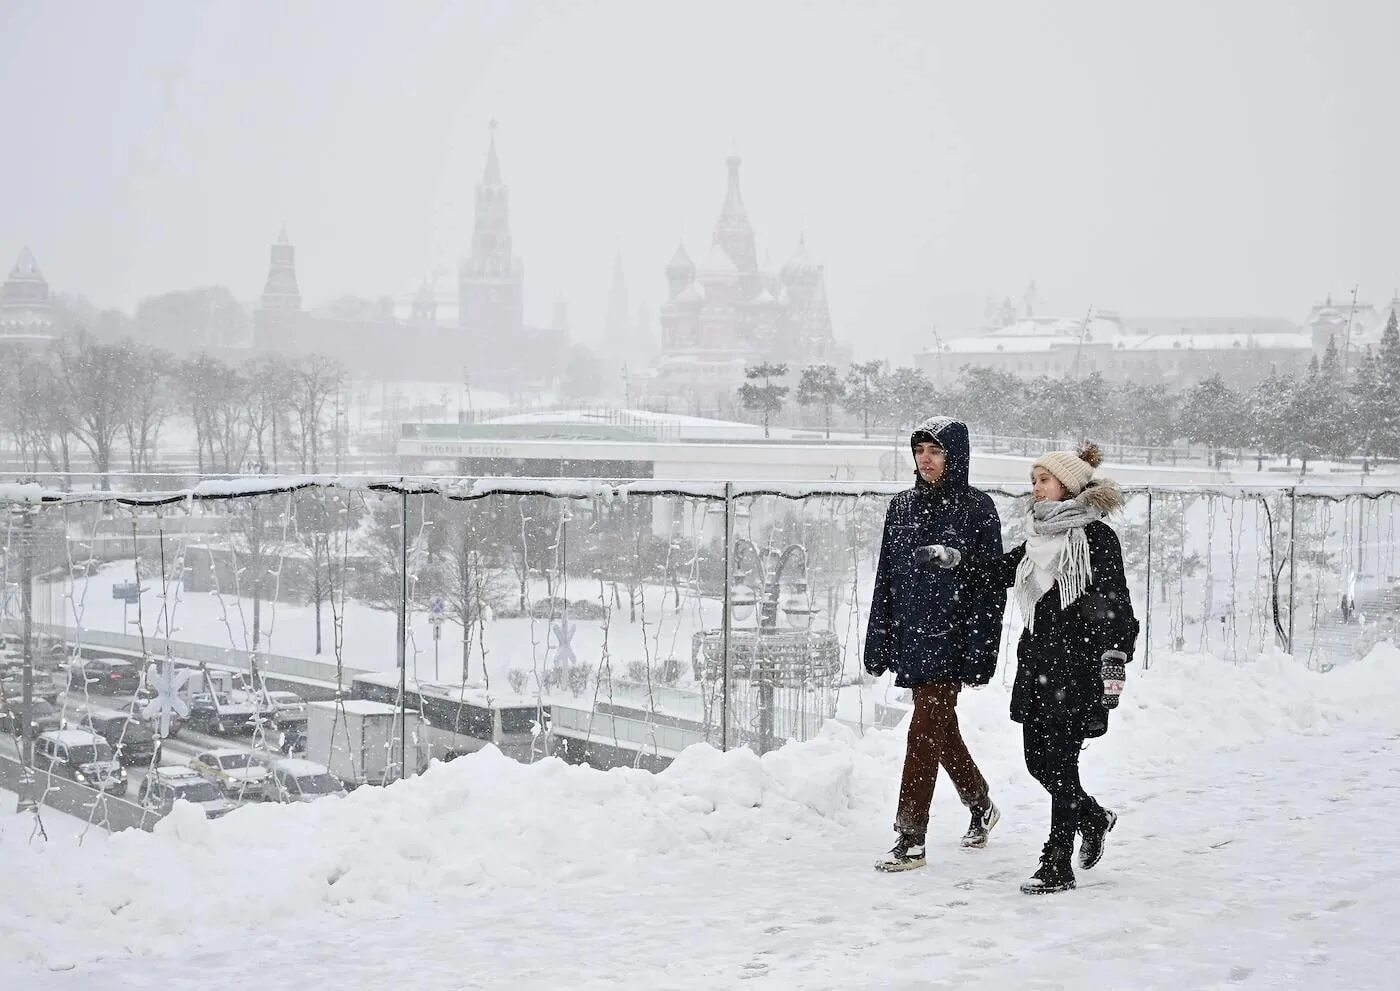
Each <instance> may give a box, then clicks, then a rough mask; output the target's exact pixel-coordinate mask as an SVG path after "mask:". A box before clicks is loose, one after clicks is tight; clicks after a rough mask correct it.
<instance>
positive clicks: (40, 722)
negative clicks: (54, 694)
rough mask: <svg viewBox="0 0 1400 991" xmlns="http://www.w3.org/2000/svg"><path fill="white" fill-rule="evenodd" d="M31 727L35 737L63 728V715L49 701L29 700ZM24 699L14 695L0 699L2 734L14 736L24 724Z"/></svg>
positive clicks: (34, 698)
mask: <svg viewBox="0 0 1400 991" xmlns="http://www.w3.org/2000/svg"><path fill="white" fill-rule="evenodd" d="M29 706H30V708H29V725H30V726H31V727H32V728H33V732H34V735H36V736H37V735H38V734H40V733H46V732H48V731H49V730H55V729H62V728H63V713H62V712H60V711H59V710H58V708H57V707H56V706H55V705H54V704H53V703H52V702H49V701H48V700H47V699H43V698H39V697H38V696H35V697H33V698H31V699H30V700H29ZM23 713H24V697H23V696H22V695H12V696H10V697H9V698H6V699H0V734H3V735H5V736H14V735H15V733H16V730H17V729H18V728H19V727H20V726H21V725H22V724H23V722H24V715H23Z"/></svg>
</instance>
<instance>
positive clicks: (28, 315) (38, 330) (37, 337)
mask: <svg viewBox="0 0 1400 991" xmlns="http://www.w3.org/2000/svg"><path fill="white" fill-rule="evenodd" d="M56 336H58V333H57V330H56V329H55V321H54V313H53V303H52V302H51V301H50V300H49V284H48V282H47V281H46V280H45V279H44V275H43V273H42V272H40V271H39V266H38V265H37V264H36V263H35V261H34V256H33V255H32V254H31V253H30V251H29V249H28V248H25V249H23V250H22V251H21V252H20V253H19V260H18V261H16V262H15V267H14V268H12V269H11V270H10V275H9V277H8V278H7V279H6V280H5V282H4V284H3V285H0V343H4V344H8V345H11V346H17V345H23V346H36V347H37V346H42V345H45V344H47V343H48V342H49V341H52V340H53V339H54V338H55V337H56Z"/></svg>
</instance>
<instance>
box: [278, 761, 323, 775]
mask: <svg viewBox="0 0 1400 991" xmlns="http://www.w3.org/2000/svg"><path fill="white" fill-rule="evenodd" d="M272 766H273V767H274V768H276V769H277V770H279V771H281V772H282V773H284V774H290V775H293V776H295V777H298V778H303V777H306V776H308V775H311V774H329V773H331V772H330V768H328V767H326V765H325V764H318V763H316V762H315V761H314V760H306V759H304V758H301V757H287V758H285V759H283V760H279V761H278V762H277V763H275V764H273V765H272Z"/></svg>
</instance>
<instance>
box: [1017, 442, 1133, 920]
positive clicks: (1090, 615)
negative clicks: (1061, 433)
mask: <svg viewBox="0 0 1400 991" xmlns="http://www.w3.org/2000/svg"><path fill="white" fill-rule="evenodd" d="M1099 461H1100V455H1099V450H1098V448H1097V447H1095V446H1094V445H1092V444H1088V445H1085V446H1084V447H1083V448H1082V449H1081V450H1079V451H1077V452H1072V451H1052V452H1051V453H1049V454H1046V455H1044V456H1043V457H1041V458H1039V459H1037V460H1036V462H1035V464H1034V466H1032V468H1031V486H1032V495H1031V501H1030V502H1029V503H1028V505H1027V511H1026V515H1025V522H1026V541H1025V542H1023V543H1022V544H1020V545H1019V546H1018V547H1016V548H1014V549H1013V550H1011V551H1009V552H1007V553H1006V554H1004V555H1002V557H1001V558H1000V559H999V562H998V563H997V565H996V569H997V573H996V580H997V581H998V582H999V584H1001V585H1003V586H1006V587H1011V588H1013V589H1014V592H1013V593H1012V597H1013V598H1014V599H1015V600H1016V602H1017V604H1018V605H1019V606H1020V609H1021V615H1022V617H1023V618H1024V621H1025V628H1024V629H1023V630H1022V632H1021V639H1020V642H1019V643H1018V644H1017V647H1016V660H1017V665H1016V682H1015V685H1014V687H1013V688H1012V691H1011V718H1012V719H1013V720H1015V721H1016V722H1018V723H1020V724H1021V726H1022V734H1023V740H1024V744H1025V755H1026V768H1027V769H1028V770H1029V771H1030V772H1031V775H1032V776H1033V777H1034V778H1035V779H1036V780H1037V781H1039V782H1040V783H1041V785H1043V786H1044V788H1045V790H1046V791H1047V792H1049V794H1050V836H1049V839H1048V840H1046V843H1045V847H1044V850H1043V851H1042V853H1041V858H1040V866H1039V868H1038V869H1037V870H1036V872H1035V873H1034V874H1033V875H1032V876H1031V877H1030V878H1029V879H1028V880H1026V881H1025V882H1024V883H1023V884H1022V885H1021V890H1022V891H1024V892H1026V893H1027V894H1045V893H1049V892H1055V891H1064V890H1067V889H1069V888H1073V887H1074V883H1075V882H1074V870H1073V868H1072V867H1071V866H1070V857H1071V854H1072V853H1073V849H1074V837H1075V834H1076V833H1078V834H1079V835H1080V837H1081V841H1080V846H1079V866H1080V867H1081V868H1083V869H1085V870H1088V869H1089V868H1091V867H1093V866H1094V865H1095V864H1097V863H1098V862H1099V859H1100V857H1102V856H1103V848H1104V840H1105V838H1106V837H1107V835H1108V832H1109V830H1111V829H1112V828H1113V825H1114V823H1115V822H1116V821H1117V816H1116V815H1115V814H1114V813H1112V812H1110V811H1108V810H1106V809H1104V808H1103V807H1102V806H1101V805H1099V803H1098V802H1097V801H1095V800H1094V798H1093V797H1092V796H1090V795H1089V794H1088V793H1087V792H1085V791H1084V787H1083V785H1082V784H1081V783H1080V781H1079V752H1080V750H1081V748H1082V747H1083V745H1084V741H1085V740H1086V739H1090V738H1093V737H1098V736H1102V735H1103V734H1104V733H1106V732H1107V731H1108V714H1109V712H1110V710H1112V709H1113V708H1115V707H1116V706H1117V705H1118V695H1119V693H1120V692H1121V691H1122V690H1123V678H1124V670H1123V666H1124V665H1125V664H1127V663H1128V661H1129V660H1131V658H1132V655H1133V645H1134V641H1136V639H1137V633H1138V623H1137V620H1136V619H1135V618H1134V616H1133V607H1132V602H1131V601H1130V599H1129V595H1128V585H1127V581H1126V579H1125V578H1124V574H1123V552H1122V548H1121V546H1120V545H1119V543H1118V535H1117V534H1115V533H1114V532H1113V530H1112V529H1111V528H1110V527H1109V525H1108V524H1107V523H1105V522H1103V517H1105V516H1107V515H1108V514H1109V513H1111V512H1113V511H1115V510H1117V509H1119V508H1121V506H1122V502H1123V497H1122V493H1121V491H1120V490H1119V488H1118V486H1117V485H1116V484H1115V483H1114V482H1112V481H1110V480H1108V479H1098V480H1095V479H1093V473H1094V469H1095V468H1096V467H1097V466H1098V464H1099Z"/></svg>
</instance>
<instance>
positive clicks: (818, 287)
mask: <svg viewBox="0 0 1400 991" xmlns="http://www.w3.org/2000/svg"><path fill="white" fill-rule="evenodd" d="M740 164H741V159H740V158H739V157H738V156H730V158H729V159H728V160H727V165H728V169H729V182H728V189H727V190H726V192H725V197H724V205H723V207H721V209H720V214H719V219H718V220H717V221H716V223H715V228H714V233H713V236H712V238H711V243H710V247H709V250H708V251H707V252H706V253H705V255H704V258H703V260H702V262H701V263H700V264H699V265H698V266H697V265H696V263H695V262H694V261H693V260H692V259H691V257H690V255H689V254H688V253H687V252H686V250H685V246H684V245H681V246H680V247H679V248H678V249H677V250H676V253H675V255H674V257H672V259H671V261H670V264H668V265H667V266H666V285H667V298H666V303H665V304H664V305H663V306H662V307H661V312H660V322H661V352H660V357H659V358H658V361H657V364H656V376H655V379H654V380H653V383H652V388H651V391H652V393H653V399H655V398H661V397H664V398H666V399H668V400H669V399H673V400H676V401H677V402H680V403H687V404H691V405H694V406H696V407H697V408H700V407H704V408H708V407H711V406H714V407H719V406H722V405H725V404H727V403H730V402H732V398H733V394H734V392H735V390H736V389H737V388H738V387H739V385H741V384H742V383H743V382H744V380H745V377H744V369H745V368H746V367H748V366H751V365H755V364H758V363H760V362H765V361H768V362H782V363H785V364H786V365H787V366H788V371H789V374H790V375H792V376H794V377H795V376H796V375H797V374H798V373H799V372H800V371H801V369H802V368H803V367H805V366H807V365H813V364H830V365H836V366H841V365H844V364H845V363H847V362H848V361H849V360H850V349H849V348H843V347H841V346H840V345H838V344H837V342H836V338H835V334H834V332H833V330H832V323H831V310H830V308H829V307H828V305H827V295H826V275H825V272H824V270H823V267H822V266H821V265H819V264H817V263H816V262H814V261H813V260H812V257H811V255H810V254H809V253H808V251H807V246H806V243H805V238H803V239H800V240H799V241H798V245H797V250H796V251H795V252H794V253H793V255H792V257H791V258H789V259H788V261H787V262H786V264H784V265H783V267H782V268H781V269H780V270H778V271H776V272H773V271H764V270H763V269H762V268H760V266H759V262H758V248H757V244H756V241H755V237H754V229H753V225H752V224H751V223H750V222H749V216H748V211H747V209H746V208H745V206H744V198H743V194H742V192H741V191H740V187H739V166H740Z"/></svg>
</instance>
